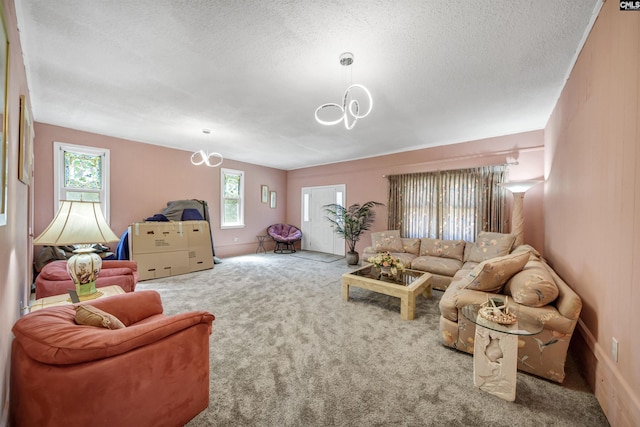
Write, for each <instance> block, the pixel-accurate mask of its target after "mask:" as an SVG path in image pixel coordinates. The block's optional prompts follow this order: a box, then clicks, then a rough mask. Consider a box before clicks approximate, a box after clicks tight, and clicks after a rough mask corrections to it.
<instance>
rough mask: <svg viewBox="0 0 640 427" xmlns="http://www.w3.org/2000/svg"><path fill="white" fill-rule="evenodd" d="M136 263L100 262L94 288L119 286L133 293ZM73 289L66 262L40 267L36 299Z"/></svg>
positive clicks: (135, 279) (136, 271)
mask: <svg viewBox="0 0 640 427" xmlns="http://www.w3.org/2000/svg"><path fill="white" fill-rule="evenodd" d="M138 277H139V274H138V263H137V262H136V261H126V260H121V261H116V260H105V261H102V270H100V276H98V280H96V288H102V287H104V286H113V285H118V286H120V287H121V288H122V289H123V290H124V291H125V292H133V291H134V290H135V288H136V283H138ZM69 289H74V284H73V280H71V277H70V276H69V273H67V261H64V260H62V261H52V262H50V263H49V264H46V265H45V266H44V267H42V271H40V274H38V277H36V299H40V298H44V297H49V296H52V295H61V294H66V293H67V290H69Z"/></svg>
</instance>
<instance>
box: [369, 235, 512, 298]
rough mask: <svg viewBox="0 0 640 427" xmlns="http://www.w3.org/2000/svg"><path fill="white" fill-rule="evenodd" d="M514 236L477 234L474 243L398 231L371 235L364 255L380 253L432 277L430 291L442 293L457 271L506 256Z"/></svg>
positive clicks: (371, 255)
mask: <svg viewBox="0 0 640 427" xmlns="http://www.w3.org/2000/svg"><path fill="white" fill-rule="evenodd" d="M514 241H515V236H514V235H513V234H502V233H490V232H484V231H483V232H480V233H479V234H478V237H477V238H476V241H475V242H466V241H464V240H441V239H431V238H421V239H420V238H402V237H400V232H399V231H398V230H389V231H381V232H377V233H371V242H372V245H371V246H368V247H366V248H365V249H364V251H363V256H362V259H363V260H364V261H366V260H368V259H369V258H370V257H373V256H375V255H376V254H378V253H380V252H389V253H390V254H391V255H393V256H395V257H397V258H399V259H400V260H401V261H402V263H403V264H404V265H405V266H406V267H407V268H410V269H412V270H420V271H427V272H429V273H431V274H432V276H433V279H432V282H431V287H432V288H433V289H438V290H441V291H444V290H445V289H447V287H448V286H449V284H450V283H451V280H452V279H453V276H455V274H456V273H457V272H458V271H459V270H469V269H472V268H474V267H475V266H477V265H478V264H479V263H481V262H482V261H485V260H487V259H490V258H494V257H497V256H502V255H507V254H508V253H509V250H510V249H511V246H512V245H513V242H514Z"/></svg>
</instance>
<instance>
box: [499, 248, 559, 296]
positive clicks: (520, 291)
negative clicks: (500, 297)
mask: <svg viewBox="0 0 640 427" xmlns="http://www.w3.org/2000/svg"><path fill="white" fill-rule="evenodd" d="M504 293H505V294H507V295H511V298H513V300H514V301H515V302H517V303H519V304H522V305H526V306H529V307H543V306H545V305H547V304H550V303H551V302H553V301H555V299H556V298H557V297H558V286H556V283H555V281H554V280H553V277H552V276H551V273H549V271H548V270H547V269H546V268H545V266H544V264H542V262H540V261H537V260H532V261H529V262H528V263H527V264H526V265H525V267H524V268H523V269H522V271H520V272H519V273H517V274H516V275H515V276H513V277H512V278H511V279H510V280H509V281H508V282H507V284H506V285H505V287H504Z"/></svg>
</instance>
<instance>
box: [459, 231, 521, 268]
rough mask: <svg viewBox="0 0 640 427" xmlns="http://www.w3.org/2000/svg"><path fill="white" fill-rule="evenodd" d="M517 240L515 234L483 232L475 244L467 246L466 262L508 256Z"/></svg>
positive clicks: (479, 234)
mask: <svg viewBox="0 0 640 427" xmlns="http://www.w3.org/2000/svg"><path fill="white" fill-rule="evenodd" d="M515 240H516V236H515V235H514V234H503V233H491V232H487V231H481V232H480V233H478V237H477V238H476V241H475V242H474V243H468V244H467V245H466V248H467V251H465V257H464V260H465V261H473V262H482V261H486V260H488V259H491V258H495V257H499V256H504V255H507V254H508V253H509V252H510V251H511V246H513V242H514V241H515Z"/></svg>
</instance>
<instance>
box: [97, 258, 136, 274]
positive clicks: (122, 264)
mask: <svg viewBox="0 0 640 427" xmlns="http://www.w3.org/2000/svg"><path fill="white" fill-rule="evenodd" d="M108 268H130V269H131V270H133V271H138V262H137V261H131V260H114V259H106V260H103V261H102V269H103V270H104V269H108Z"/></svg>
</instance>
